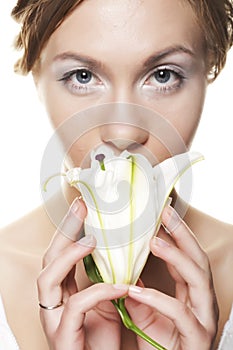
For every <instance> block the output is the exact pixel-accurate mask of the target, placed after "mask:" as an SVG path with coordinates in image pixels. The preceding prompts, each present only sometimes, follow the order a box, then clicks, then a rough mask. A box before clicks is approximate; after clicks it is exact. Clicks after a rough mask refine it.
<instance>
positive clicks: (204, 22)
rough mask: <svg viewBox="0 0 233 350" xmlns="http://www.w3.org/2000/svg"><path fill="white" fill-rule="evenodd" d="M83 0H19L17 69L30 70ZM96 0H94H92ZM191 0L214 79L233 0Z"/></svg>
mask: <svg viewBox="0 0 233 350" xmlns="http://www.w3.org/2000/svg"><path fill="white" fill-rule="evenodd" d="M82 1H84V0H76V1H75V0H19V1H18V3H17V5H16V6H15V7H14V9H13V10H12V16H13V18H14V19H15V20H16V21H17V22H19V23H20V24H21V30H20V32H19V34H18V36H17V38H16V40H15V48H16V49H18V50H22V51H23V56H22V58H21V59H19V60H18V62H17V63H16V65H15V71H17V72H19V73H21V74H27V73H29V72H30V71H31V70H32V69H33V68H34V66H35V64H36V62H37V61H38V59H39V57H40V53H41V51H42V49H43V48H44V46H45V44H46V43H47V41H48V39H49V38H50V36H51V35H52V33H53V32H54V31H55V30H56V29H57V28H58V27H59V25H60V24H61V23H62V22H63V21H64V19H65V18H66V17H67V16H68V15H70V14H71V13H72V11H73V10H74V9H75V8H76V7H77V6H78V4H80V3H81V2H82ZM93 1H94V0H93ZM183 2H185V3H188V4H189V5H190V6H191V7H192V9H193V11H194V13H195V14H196V18H197V21H198V23H199V25H200V27H201V29H202V31H203V34H204V39H205V44H206V48H207V58H208V59H207V63H208V76H209V80H214V79H215V78H216V77H217V75H218V74H219V73H220V71H221V70H222V68H223V67H224V65H225V62H226V56H227V52H228V50H229V49H230V47H231V46H232V44H233V0H183Z"/></svg>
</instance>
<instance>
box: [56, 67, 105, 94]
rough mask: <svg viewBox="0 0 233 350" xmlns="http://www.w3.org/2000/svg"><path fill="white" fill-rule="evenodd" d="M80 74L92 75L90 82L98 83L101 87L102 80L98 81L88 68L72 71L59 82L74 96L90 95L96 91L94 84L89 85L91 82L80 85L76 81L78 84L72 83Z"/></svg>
mask: <svg viewBox="0 0 233 350" xmlns="http://www.w3.org/2000/svg"><path fill="white" fill-rule="evenodd" d="M78 73H85V74H87V75H88V74H89V75H90V81H92V80H93V79H95V80H96V82H98V85H99V86H101V85H103V84H101V81H100V79H98V78H97V77H96V76H95V75H94V74H93V73H92V72H91V71H90V70H89V69H87V68H78V69H75V70H72V71H70V72H67V73H65V74H64V75H63V77H62V78H61V79H58V81H61V82H63V84H64V85H65V86H66V87H67V88H68V89H69V91H70V92H72V93H73V94H88V93H90V92H92V91H94V90H95V89H96V86H93V83H92V82H91V84H89V81H88V82H87V83H80V82H78V81H77V79H76V83H74V82H73V81H72V78H73V77H75V76H76V75H77V74H78Z"/></svg>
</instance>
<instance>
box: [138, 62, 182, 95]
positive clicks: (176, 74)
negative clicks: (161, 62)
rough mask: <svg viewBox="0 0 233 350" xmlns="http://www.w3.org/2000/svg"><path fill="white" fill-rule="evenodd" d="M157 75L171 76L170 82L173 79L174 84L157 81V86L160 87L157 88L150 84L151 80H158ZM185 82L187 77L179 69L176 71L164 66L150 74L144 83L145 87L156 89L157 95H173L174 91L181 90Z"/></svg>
mask: <svg viewBox="0 0 233 350" xmlns="http://www.w3.org/2000/svg"><path fill="white" fill-rule="evenodd" d="M155 74H162V75H166V74H169V81H170V80H171V79H172V78H173V79H175V80H174V82H173V83H169V82H168V83H167V82H164V83H162V82H158V80H157V82H156V84H157V85H159V86H157V87H156V86H155V84H154V85H153V84H150V83H149V80H151V79H152V78H153V79H154V80H156V78H155ZM161 77H162V76H161ZM185 80H186V77H185V76H184V74H183V73H182V72H180V71H179V70H178V69H175V68H173V67H169V66H163V67H158V68H156V69H155V70H154V71H153V72H152V73H150V75H149V76H148V77H147V78H146V80H145V81H144V85H145V87H147V88H150V89H154V90H155V91H156V93H164V94H165V93H171V92H172V91H175V90H177V89H179V88H180V87H181V86H182V84H183V83H184V81H185Z"/></svg>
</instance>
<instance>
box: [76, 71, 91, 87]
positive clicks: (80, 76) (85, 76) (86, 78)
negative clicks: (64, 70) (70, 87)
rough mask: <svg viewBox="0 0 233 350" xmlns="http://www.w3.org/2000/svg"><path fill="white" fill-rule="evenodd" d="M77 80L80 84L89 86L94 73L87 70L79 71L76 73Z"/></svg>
mask: <svg viewBox="0 0 233 350" xmlns="http://www.w3.org/2000/svg"><path fill="white" fill-rule="evenodd" d="M75 78H76V79H77V81H78V82H79V83H80V84H88V83H89V82H90V81H91V79H92V73H91V72H90V71H88V70H87V69H79V70H77V71H76V73H75Z"/></svg>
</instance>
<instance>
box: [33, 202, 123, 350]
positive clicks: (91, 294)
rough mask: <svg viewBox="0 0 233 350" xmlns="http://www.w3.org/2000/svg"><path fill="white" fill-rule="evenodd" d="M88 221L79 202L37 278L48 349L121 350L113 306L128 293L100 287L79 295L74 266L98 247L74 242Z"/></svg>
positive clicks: (87, 241) (92, 242) (88, 239)
mask: <svg viewBox="0 0 233 350" xmlns="http://www.w3.org/2000/svg"><path fill="white" fill-rule="evenodd" d="M85 215H86V209H85V206H84V204H83V203H82V202H79V201H78V200H76V201H75V202H74V203H73V205H72V206H71V209H70V210H69V212H68V214H67V216H66V217H65V218H64V220H63V222H62V225H61V227H60V228H59V229H58V230H57V232H56V233H55V236H54V238H53V241H52V243H51V245H50V247H49V248H48V250H47V252H46V254H45V256H44V260H43V270H42V272H41V274H40V276H39V278H38V294H39V301H40V304H41V309H40V315H41V322H42V325H43V329H44V331H45V334H46V336H47V339H48V343H49V346H50V349H53V350H64V349H69V350H77V349H78V350H82V349H101V350H105V349H106V350H109V349H111V350H114V349H116V350H119V349H120V324H121V321H120V319H119V317H118V314H117V312H116V310H115V308H114V307H113V305H112V303H111V302H110V300H112V299H116V298H120V297H122V296H124V295H125V294H127V291H128V287H127V286H114V285H109V284H104V283H101V284H96V285H93V286H90V287H89V288H87V289H85V290H82V291H78V286H77V284H76V280H75V267H76V264H78V263H79V262H81V261H82V259H83V258H84V256H86V255H88V254H90V253H91V252H92V250H93V249H94V246H95V240H94V238H93V237H88V236H87V237H85V238H82V239H81V240H79V241H78V242H74V241H76V240H77V238H78V237H79V235H80V231H81V229H82V224H83V220H84V217H85ZM68 237H70V238H68ZM61 302H62V305H61ZM59 305H60V306H59ZM51 306H52V309H48V307H51ZM56 306H57V307H56ZM44 307H45V308H44ZM54 307H55V308H54Z"/></svg>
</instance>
